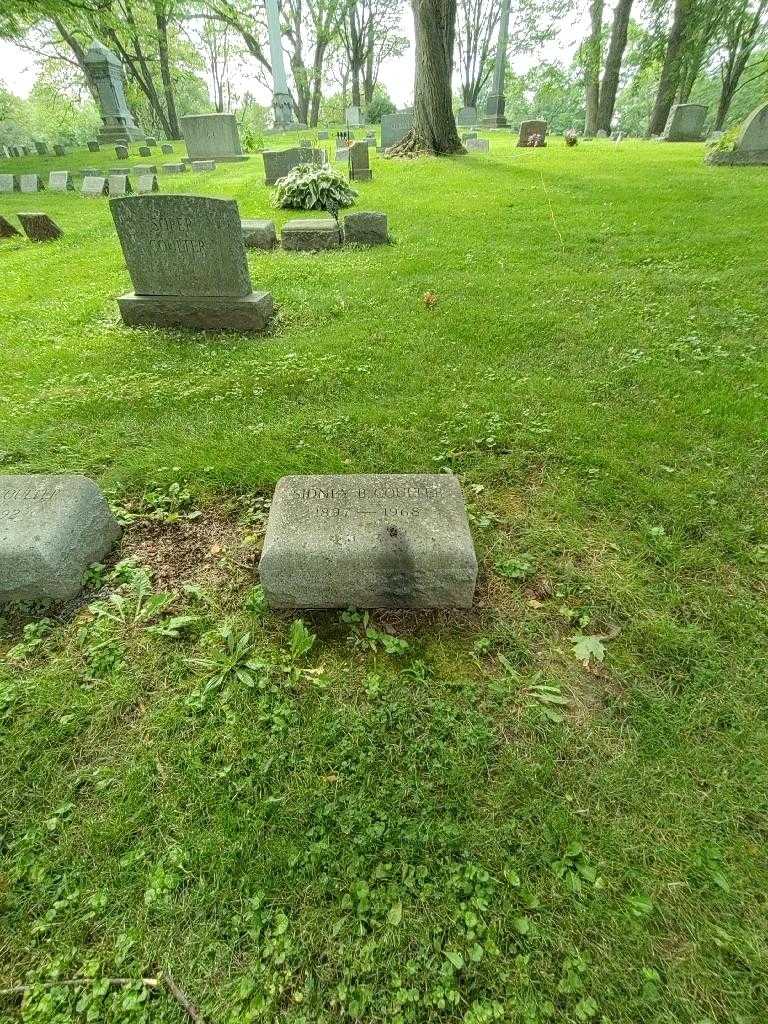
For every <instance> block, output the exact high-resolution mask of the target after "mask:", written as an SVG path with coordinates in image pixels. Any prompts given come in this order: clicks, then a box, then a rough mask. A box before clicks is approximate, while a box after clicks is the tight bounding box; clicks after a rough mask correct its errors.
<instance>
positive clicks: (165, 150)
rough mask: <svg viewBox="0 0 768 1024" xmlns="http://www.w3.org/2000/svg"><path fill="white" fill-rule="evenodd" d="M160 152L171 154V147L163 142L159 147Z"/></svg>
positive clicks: (168, 143)
mask: <svg viewBox="0 0 768 1024" xmlns="http://www.w3.org/2000/svg"><path fill="white" fill-rule="evenodd" d="M160 150H161V151H162V152H163V153H165V154H166V155H167V154H169V153H173V146H172V145H171V144H170V142H164V143H163V144H162V146H161V147H160Z"/></svg>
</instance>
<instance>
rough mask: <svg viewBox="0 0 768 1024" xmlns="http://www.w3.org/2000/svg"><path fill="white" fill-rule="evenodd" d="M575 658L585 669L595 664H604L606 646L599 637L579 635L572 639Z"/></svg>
mask: <svg viewBox="0 0 768 1024" xmlns="http://www.w3.org/2000/svg"><path fill="white" fill-rule="evenodd" d="M571 647H572V648H573V656H574V657H575V658H576V660H577V661H580V662H581V664H582V665H583V666H584V668H588V667H589V666H590V665H591V664H593V663H594V662H599V663H602V662H603V660H604V659H605V645H604V644H603V642H602V640H601V639H600V637H599V636H584V634H583V633H577V634H576V636H573V637H571Z"/></svg>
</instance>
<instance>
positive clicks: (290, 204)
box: [273, 164, 357, 220]
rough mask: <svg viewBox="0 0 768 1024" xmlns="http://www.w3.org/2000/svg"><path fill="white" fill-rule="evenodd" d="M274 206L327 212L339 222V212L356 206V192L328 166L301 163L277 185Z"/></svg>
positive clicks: (279, 179)
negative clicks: (347, 207)
mask: <svg viewBox="0 0 768 1024" xmlns="http://www.w3.org/2000/svg"><path fill="white" fill-rule="evenodd" d="M275 184H276V186H277V194H276V195H275V198H274V200H273V205H274V206H279V207H283V208H285V209H289V210H325V212H326V213H330V214H331V216H332V217H334V218H335V219H336V220H338V211H339V210H340V209H342V208H343V207H345V206H353V205H354V202H355V199H356V198H357V192H355V190H354V189H353V188H350V186H349V183H348V182H347V181H346V179H345V178H343V177H342V176H341V175H340V174H339V172H338V171H336V170H334V169H333V168H332V167H330V166H329V165H328V164H323V165H322V166H320V167H316V166H313V165H312V164H299V165H298V166H297V167H294V168H293V169H292V170H291V171H290V172H289V173H288V174H286V175H285V177H284V178H278V179H277V181H276V182H275Z"/></svg>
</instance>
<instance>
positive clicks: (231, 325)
mask: <svg viewBox="0 0 768 1024" xmlns="http://www.w3.org/2000/svg"><path fill="white" fill-rule="evenodd" d="M109 205H110V208H111V210H112V217H113V218H114V221H115V227H116V228H117V234H118V237H119V238H120V245H121V246H122V250H123V255H124V256H125V262H126V265H127V267H128V272H129V273H130V275H131V280H132V282H133V287H134V291H133V292H132V293H131V294H129V295H123V296H122V297H121V298H119V299H118V300H117V301H118V305H119V307H120V313H121V315H122V318H123V321H124V323H126V324H128V325H130V326H155V327H189V328H193V329H196V330H213V331H217V330H234V331H263V330H265V329H266V327H267V326H268V324H269V321H270V319H271V317H272V308H273V307H272V296H271V295H270V294H269V293H268V292H255V293H254V291H253V288H252V285H251V278H250V275H249V273H248V264H247V262H246V258H245V246H244V245H243V238H242V229H241V226H240V215H239V213H238V209H237V203H236V202H235V201H234V200H232V199H211V198H209V197H207V196H187V195H162V194H160V193H155V194H154V195H142V196H125V197H122V198H118V199H111V200H110V204H109Z"/></svg>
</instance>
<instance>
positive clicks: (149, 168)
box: [120, 164, 157, 174]
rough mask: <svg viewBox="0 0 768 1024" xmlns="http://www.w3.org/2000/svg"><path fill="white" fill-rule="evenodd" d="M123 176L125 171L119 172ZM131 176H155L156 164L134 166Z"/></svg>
mask: <svg viewBox="0 0 768 1024" xmlns="http://www.w3.org/2000/svg"><path fill="white" fill-rule="evenodd" d="M120 173H121V174H125V171H121V172H120ZM131 174H157V164H136V165H135V166H134V167H132V168H131Z"/></svg>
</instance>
